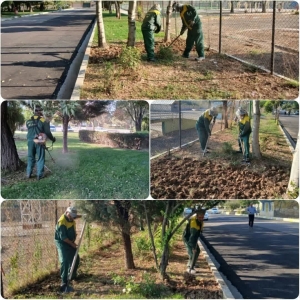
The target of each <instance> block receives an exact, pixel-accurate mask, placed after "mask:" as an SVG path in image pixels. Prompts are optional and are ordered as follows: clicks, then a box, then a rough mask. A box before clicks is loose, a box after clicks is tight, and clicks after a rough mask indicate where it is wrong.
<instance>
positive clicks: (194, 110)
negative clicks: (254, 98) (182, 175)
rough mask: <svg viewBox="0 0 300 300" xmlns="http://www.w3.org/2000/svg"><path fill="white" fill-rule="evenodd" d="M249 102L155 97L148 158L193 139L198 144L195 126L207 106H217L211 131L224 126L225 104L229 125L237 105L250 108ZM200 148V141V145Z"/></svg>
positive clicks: (151, 117)
mask: <svg viewBox="0 0 300 300" xmlns="http://www.w3.org/2000/svg"><path fill="white" fill-rule="evenodd" d="M249 103H250V102H249V101H224V102H223V101H175V100H161V101H160V100H155V101H153V102H152V103H151V113H150V119H151V129H150V132H151V157H154V156H156V155H159V154H162V153H164V152H168V151H171V150H172V149H174V148H175V149H176V148H178V147H179V148H181V147H184V146H185V145H187V144H189V143H193V142H198V143H199V137H198V133H197V130H196V128H195V126H196V121H197V120H198V119H199V117H200V116H201V114H202V113H203V112H204V111H205V110H206V109H208V108H210V107H216V108H217V109H218V112H219V114H218V116H217V119H216V122H215V124H214V125H213V128H212V133H214V132H216V131H219V130H223V129H224V128H225V118H224V115H225V113H224V112H225V106H224V104H226V105H227V109H226V110H227V113H226V115H227V120H228V126H231V124H232V122H233V121H234V118H235V112H236V110H237V108H238V107H243V108H245V109H246V110H247V111H248V110H249V109H248V108H249ZM199 148H200V144H199Z"/></svg>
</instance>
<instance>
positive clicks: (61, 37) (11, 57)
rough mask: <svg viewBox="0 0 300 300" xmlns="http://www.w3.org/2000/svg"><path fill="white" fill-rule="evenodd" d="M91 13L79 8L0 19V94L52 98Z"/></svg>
mask: <svg viewBox="0 0 300 300" xmlns="http://www.w3.org/2000/svg"><path fill="white" fill-rule="evenodd" d="M94 17H95V10H94V9H80V10H69V11H62V12H55V13H50V14H46V15H39V16H33V17H26V18H18V19H14V20H10V21H5V22H2V23H1V27H2V28H1V96H2V98H4V99H50V98H51V99H55V98H56V95H57V93H58V89H59V87H60V86H61V84H62V83H63V81H64V78H65V75H66V72H67V70H68V68H69V65H70V63H71V61H72V60H73V58H74V56H75V55H76V51H77V50H78V46H79V43H81V42H82V39H83V36H84V35H85V33H86V31H87V29H88V27H89V25H90V24H91V22H92V20H93V18H94Z"/></svg>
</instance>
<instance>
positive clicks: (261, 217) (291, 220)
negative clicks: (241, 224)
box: [235, 214, 299, 223]
mask: <svg viewBox="0 0 300 300" xmlns="http://www.w3.org/2000/svg"><path fill="white" fill-rule="evenodd" d="M235 216H239V217H248V215H245V214H235ZM255 218H259V219H268V220H280V221H285V222H293V223H299V219H294V218H277V217H265V216H255Z"/></svg>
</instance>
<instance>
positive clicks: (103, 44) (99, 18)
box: [96, 1, 107, 48]
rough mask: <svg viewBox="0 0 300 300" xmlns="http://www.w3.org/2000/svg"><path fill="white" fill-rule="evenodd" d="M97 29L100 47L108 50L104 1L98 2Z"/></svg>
mask: <svg viewBox="0 0 300 300" xmlns="http://www.w3.org/2000/svg"><path fill="white" fill-rule="evenodd" d="M96 14H97V28H98V47H100V48H106V46H107V45H106V38H105V29H104V22H103V14H102V1H97V2H96Z"/></svg>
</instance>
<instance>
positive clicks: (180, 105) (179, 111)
mask: <svg viewBox="0 0 300 300" xmlns="http://www.w3.org/2000/svg"><path fill="white" fill-rule="evenodd" d="M178 108H179V147H180V148H181V101H179V107H178Z"/></svg>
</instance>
